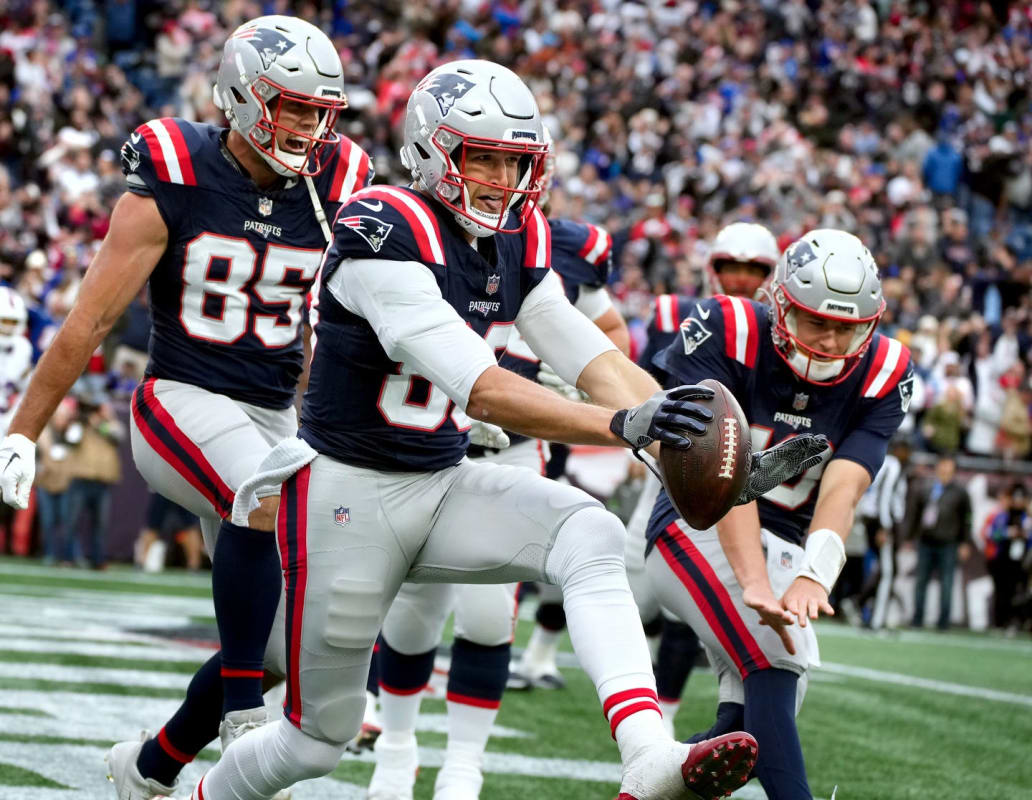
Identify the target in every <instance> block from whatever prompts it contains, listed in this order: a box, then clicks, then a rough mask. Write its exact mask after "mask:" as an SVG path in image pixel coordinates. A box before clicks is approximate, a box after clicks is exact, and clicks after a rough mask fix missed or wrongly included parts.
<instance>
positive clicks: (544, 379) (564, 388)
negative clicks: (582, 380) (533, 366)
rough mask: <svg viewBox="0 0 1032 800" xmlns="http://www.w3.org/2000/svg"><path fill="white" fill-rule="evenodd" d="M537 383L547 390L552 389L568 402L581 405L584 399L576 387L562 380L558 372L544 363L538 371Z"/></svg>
mask: <svg viewBox="0 0 1032 800" xmlns="http://www.w3.org/2000/svg"><path fill="white" fill-rule="evenodd" d="M537 382H538V383H540V384H541V385H542V386H544V387H545V388H546V389H551V390H552V391H553V392H555V393H556V394H559V395H562V396H563V397H565V398H566V399H567V400H572V401H573V402H575V403H579V402H581V401H582V400H583V399H584V395H583V394H581V390H580V389H578V388H577V387H576V386H571V385H570V384H568V383H567V382H566V381H564V380H563V379H562V378H560V377H559V375H558V374H557V373H556V371H555V370H554V369H552V368H551V367H550V366H548V364H546V363H545V362H544V361H542V362H541V366H540V368H539V369H538V374H537Z"/></svg>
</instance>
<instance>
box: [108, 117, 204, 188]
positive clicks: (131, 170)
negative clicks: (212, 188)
mask: <svg viewBox="0 0 1032 800" xmlns="http://www.w3.org/2000/svg"><path fill="white" fill-rule="evenodd" d="M204 127H206V126H203V125H198V124H196V123H192V122H188V121H186V120H184V119H178V118H175V117H162V118H161V119H152V120H151V121H150V122H145V123H143V125H141V126H140V127H138V128H137V129H136V130H135V131H133V132H132V133H131V134H130V135H129V139H128V140H127V141H126V143H125V144H123V145H122V172H124V173H125V174H126V176H129V175H132V174H135V175H139V176H140V177H141V178H142V179H143V180H144V182H145V183H147V184H148V185H152V183H153V182H154V181H157V182H159V183H178V184H181V185H184V186H196V185H197V176H196V174H195V172H194V155H195V154H196V152H197V150H198V149H199V148H200V147H202V146H203V145H204V142H205V141H206V139H205V137H204V136H203V132H202V131H203V128H204Z"/></svg>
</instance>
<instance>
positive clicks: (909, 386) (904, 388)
mask: <svg viewBox="0 0 1032 800" xmlns="http://www.w3.org/2000/svg"><path fill="white" fill-rule="evenodd" d="M898 388H899V404H900V407H901V408H902V409H903V413H904V414H906V413H907V411H909V410H910V401H911V400H913V399H914V376H913V375H911V376H910V377H909V378H907V379H906V380H902V381H900V382H899V386H898Z"/></svg>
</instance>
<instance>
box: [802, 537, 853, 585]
mask: <svg viewBox="0 0 1032 800" xmlns="http://www.w3.org/2000/svg"><path fill="white" fill-rule="evenodd" d="M845 565H846V547H845V545H844V544H843V543H842V537H841V536H839V535H838V534H837V533H835V531H833V530H830V529H828V528H821V529H820V530H816V531H810V535H809V536H807V537H806V550H805V552H804V553H803V566H802V569H800V570H799V574H800V575H802V576H803V577H804V578H809V579H810V580H813V581H817V583H819V584H820V585H821V586H823V587H824V591H826V592H827V593H828V594H829V595H830V594H831V587H832V586H834V585H835V581H836V580H838V576H839V573H840V572H842V567H844V566H845Z"/></svg>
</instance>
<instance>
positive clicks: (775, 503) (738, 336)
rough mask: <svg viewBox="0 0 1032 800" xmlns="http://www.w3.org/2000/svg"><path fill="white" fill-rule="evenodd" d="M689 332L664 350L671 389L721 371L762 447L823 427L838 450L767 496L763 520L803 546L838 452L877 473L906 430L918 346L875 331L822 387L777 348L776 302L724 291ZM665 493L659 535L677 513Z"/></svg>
mask: <svg viewBox="0 0 1032 800" xmlns="http://www.w3.org/2000/svg"><path fill="white" fill-rule="evenodd" d="M680 332H681V334H682V335H681V336H678V337H676V338H674V339H673V340H672V341H671V342H670V344H669V345H668V346H667V347H666V348H665V349H664V350H662V351H661V352H659V353H658V354H657V355H656V356H655V359H654V361H655V364H656V366H657V367H658V368H659V369H660V370H661V371H662V372H663V373H664V374H666V375H668V376H669V378H668V381H667V383H668V386H675V385H678V384H685V383H698V382H699V381H701V380H703V379H704V378H716V379H717V380H719V381H720V382H721V383H723V384H724V385H725V386H727V387H728V388H729V389H730V390H731V391H732V393H733V394H734V395H735V397H736V398H737V399H738V401H739V402H740V403H741V406H742V409H743V410H744V411H745V415H746V417H747V419H748V420H749V423H750V430H751V433H752V447H753V450H754V451H755V450H764V449H766V448H768V447H772V446H773V445H776V444H778V443H779V442H781V441H783V440H785V439H787V438H789V437H791V436H795V435H797V434H799V433H822V434H824V435H825V436H827V437H828V440H829V441H830V443H831V447H832V452H831V454H830V455H829V456H828V458H826V459H825V462H824V463H821V464H819V465H817V466H815V467H812V468H811V469H809V470H807V471H806V472H805V473H803V474H802V475H800V476H799V477H798V478H795V479H793V480H792V481H787V482H786V483H783V484H781V485H780V486H777V487H776V488H774V489H772V490H771V491H770V492H768V493H767V494H766V495H764V496H763V497H761V498H760V499H759V500H758V501H757V504H758V510H759V514H760V523H761V525H762V526H763V527H764V528H766V529H768V530H770V531H771V532H773V533H775V534H777V535H778V536H781V537H782V538H784V539H787V540H789V541H792V542H794V543H796V544H799V543H800V542H802V540H803V537H804V536H805V534H806V531H807V528H808V527H809V524H810V519H811V517H812V516H813V509H814V506H815V504H816V501H817V491H816V490H817V486H818V484H819V483H820V479H821V475H822V474H823V472H824V467H825V464H826V462H827V460H829V459H830V458H845V459H849V460H850V461H855V462H857V463H859V464H860V465H861V466H863V467H864V468H865V469H866V470H867V471H868V472H869V473H870V475H871V477H872V479H873V477H874V476H875V475H876V474H877V472H878V469H879V468H880V467H881V464H882V461H883V460H884V458H885V453H886V452H887V450H888V443H889V439H890V438H891V437H892V435H893V434H894V433H895V432H896V430H897V429H898V428H899V425H900V423H901V422H902V421H903V415H904V414H905V413H906V410H907V407H908V406H909V404H910V397H911V394H912V392H913V381H914V377H913V365H912V364H911V361H910V351H909V350H907V348H906V347H904V346H903V345H902V344H900V342H898V341H896V340H895V339H890V338H888V337H887V336H882V335H881V334H875V336H874V339H873V340H872V342H871V346H870V348H869V349H868V350H867V352H866V353H865V354H864V356H863V360H862V362H861V363H860V365H859V367H858V368H857V369H856V370H854V372H853V373H852V374H851V375H850V376H849V377H848V378H847V379H846V380H845V381H843V382H842V383H839V384H835V385H832V386H821V385H818V384H813V383H808V382H806V381H803V380H801V379H800V378H798V377H797V376H796V375H795V374H794V373H793V372H792V371H791V370H790V369H789V368H788V366H787V365H786V364H785V362H784V361H783V360H782V358H781V357H780V355H778V353H777V352H776V351H775V349H774V343H773V341H772V339H771V334H770V321H769V308H768V306H766V305H763V304H762V303H757V302H755V301H753V300H746V299H743V298H739V297H727V296H724V295H720V296H717V297H714V298H711V299H708V300H700V301H693V305H692V308H691V311H690V312H689V315H688V316H687V317H686V318H685V320H684V321H683V322H682V323H681V326H680ZM676 516H677V515H676V512H675V511H674V510H673V507H672V506H671V504H670V501H669V499H668V498H667V497H666V494H665V493H661V494H660V497H659V499H658V500H657V503H656V506H655V509H654V510H653V515H652V519H651V521H650V522H649V533H650V540H654V538H655V535H657V534H658V532H661V531H662V530H663V529H664V528H665V527H666V525H668V524H669V523H670V522H671V521H672V520H673V519H674V518H675V517H676Z"/></svg>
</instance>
